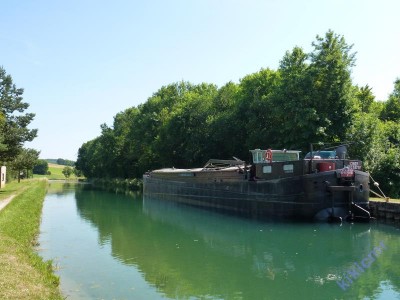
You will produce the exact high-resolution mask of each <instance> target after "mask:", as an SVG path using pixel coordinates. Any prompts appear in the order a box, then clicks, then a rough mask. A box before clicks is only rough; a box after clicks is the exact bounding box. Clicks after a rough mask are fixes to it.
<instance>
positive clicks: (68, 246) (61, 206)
mask: <svg viewBox="0 0 400 300" xmlns="http://www.w3.org/2000/svg"><path fill="white" fill-rule="evenodd" d="M399 236H400V230H399V229H398V228H396V227H394V226H390V225H384V224H379V223H373V224H347V223H344V224H343V225H342V226H340V225H337V224H336V225H329V224H316V223H310V224H304V223H279V222H257V221H253V220H248V219H243V218H238V217H233V216H227V215H222V214H217V213H214V212H209V211H204V210H201V209H195V208H189V207H181V206H177V205H175V204H167V203H165V202H158V201H155V200H154V199H145V200H143V197H142V196H141V195H138V196H136V197H134V196H124V195H116V194H113V193H107V192H101V191H94V190H90V189H88V188H87V187H84V186H83V185H60V184H54V183H52V184H51V185H50V187H49V192H48V195H47V196H46V200H45V203H44V207H43V217H42V225H41V234H40V238H39V242H40V251H39V253H40V254H41V255H42V256H43V257H44V258H45V259H53V260H54V264H55V265H56V266H57V271H56V272H57V274H58V275H59V276H60V278H61V290H62V292H63V294H64V295H65V296H68V298H67V299H400V267H399V263H400V240H399ZM382 245H383V246H384V247H382ZM374 247H380V248H375V250H376V251H375V253H376V254H374V255H373V256H369V255H370V254H371V251H373V250H374ZM377 249H378V250H379V249H380V251H377ZM372 258H373V260H372ZM362 262H364V268H362V267H361V264H362ZM356 263H357V264H358V266H359V268H362V270H363V271H360V269H358V270H359V271H358V273H354V270H353V278H351V277H350V278H347V279H346V274H348V272H349V270H351V268H352V267H354V266H357V264H356ZM347 277H348V276H347ZM354 277H355V278H354ZM341 280H344V281H345V285H343V282H342V281H341ZM346 280H347V281H346ZM349 280H352V282H350V281H349ZM338 283H341V286H342V287H341V286H340V284H338Z"/></svg>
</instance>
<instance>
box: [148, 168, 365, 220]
mask: <svg viewBox="0 0 400 300" xmlns="http://www.w3.org/2000/svg"><path fill="white" fill-rule="evenodd" d="M336 182H337V178H336V173H335V171H330V172H323V173H315V174H307V175H301V176H295V177H290V178H283V179H275V180H259V181H249V180H245V179H243V180H231V181H218V182H207V181H204V180H196V178H192V179H191V180H188V179H180V178H176V177H172V178H168V176H164V177H163V178H157V177H156V176H151V175H150V176H149V175H145V176H144V177H143V192H144V196H145V197H147V198H151V199H160V200H168V201H175V202H179V203H184V204H188V205H192V206H197V207H203V208H208V209H216V210H222V211H226V212H232V213H238V214H241V215H245V216H250V217H253V218H258V219H264V218H283V219H301V220H313V219H319V220H327V219H329V218H332V217H340V218H345V217H347V216H348V215H349V211H350V210H351V209H352V202H353V205H354V204H356V205H357V206H359V207H361V208H364V209H366V208H368V197H369V187H368V183H369V174H368V173H365V172H361V171H355V180H354V183H353V184H352V185H351V186H348V187H343V186H342V187H336V186H335V184H334V183H336Z"/></svg>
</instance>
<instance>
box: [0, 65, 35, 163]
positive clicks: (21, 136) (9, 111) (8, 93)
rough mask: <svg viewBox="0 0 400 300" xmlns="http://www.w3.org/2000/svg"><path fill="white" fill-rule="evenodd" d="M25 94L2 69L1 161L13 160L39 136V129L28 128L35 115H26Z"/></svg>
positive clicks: (0, 112)
mask: <svg viewBox="0 0 400 300" xmlns="http://www.w3.org/2000/svg"><path fill="white" fill-rule="evenodd" d="M23 92H24V90H23V89H19V88H17V87H16V86H15V84H14V83H13V80H12V78H11V76H10V75H7V74H6V72H5V70H4V69H3V68H2V67H0V161H11V160H13V159H14V158H15V157H16V156H17V155H18V154H19V152H20V151H21V150H22V146H23V144H24V143H25V142H28V141H32V140H33V139H34V138H35V137H36V136H37V129H29V128H28V126H29V124H30V123H31V121H32V120H33V118H34V116H35V114H33V113H24V112H25V110H26V109H27V108H28V107H29V104H28V103H25V102H23V98H22V94H23Z"/></svg>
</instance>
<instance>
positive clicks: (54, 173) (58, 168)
mask: <svg viewBox="0 0 400 300" xmlns="http://www.w3.org/2000/svg"><path fill="white" fill-rule="evenodd" d="M65 167H66V166H64V165H58V164H52V163H49V171H50V173H51V174H50V175H37V174H34V175H33V178H47V179H49V180H65V179H66V178H65V176H64V174H63V173H62V170H63V169H64V168H65ZM76 179H78V177H76V176H75V175H74V174H72V175H71V177H70V178H69V180H76Z"/></svg>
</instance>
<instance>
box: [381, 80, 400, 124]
mask: <svg viewBox="0 0 400 300" xmlns="http://www.w3.org/2000/svg"><path fill="white" fill-rule="evenodd" d="M381 119H382V120H385V121H394V122H398V121H400V78H398V79H396V81H395V83H394V90H393V92H392V93H391V94H390V96H389V99H388V101H387V102H386V103H385V107H384V109H383V111H382V113H381Z"/></svg>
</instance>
